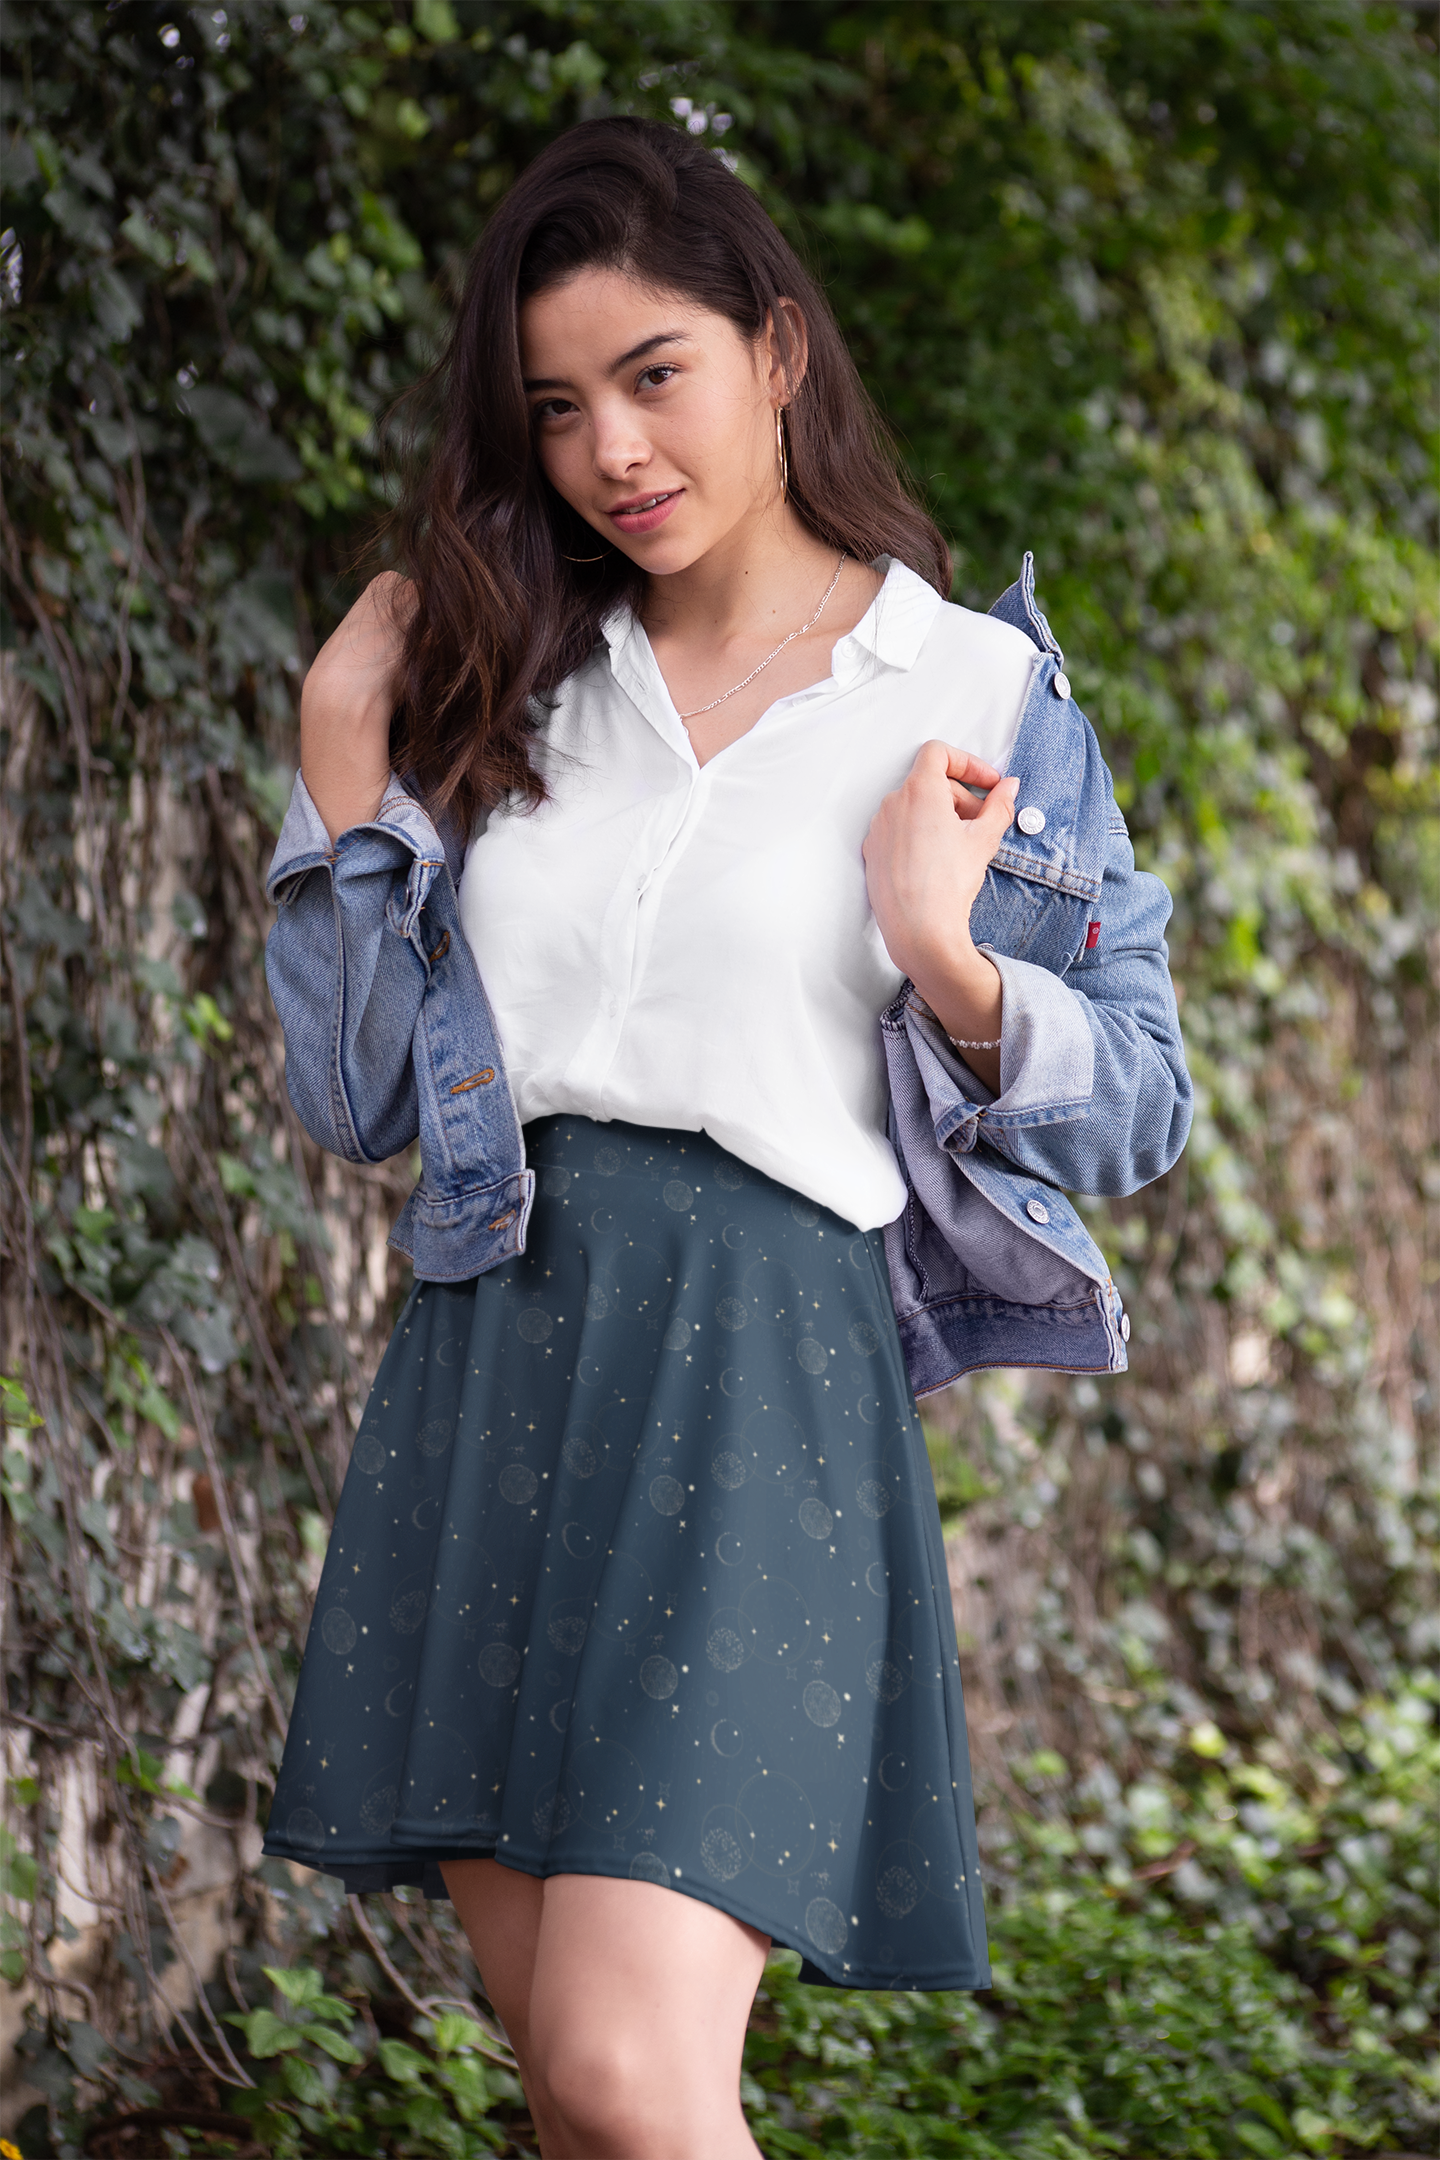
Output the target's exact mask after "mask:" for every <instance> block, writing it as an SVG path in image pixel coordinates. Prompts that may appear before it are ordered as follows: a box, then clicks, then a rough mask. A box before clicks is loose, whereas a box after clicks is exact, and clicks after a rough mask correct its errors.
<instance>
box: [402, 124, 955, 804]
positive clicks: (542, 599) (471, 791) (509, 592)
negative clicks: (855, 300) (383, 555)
mask: <svg viewBox="0 0 1440 2160" xmlns="http://www.w3.org/2000/svg"><path fill="white" fill-rule="evenodd" d="M592 267H600V268H604V269H615V270H623V271H625V272H626V273H628V274H630V275H632V276H634V277H635V278H637V279H638V280H640V281H641V282H642V283H644V284H646V285H649V286H652V287H654V288H657V289H660V290H666V291H673V292H679V293H683V294H684V295H685V297H686V298H687V299H689V300H691V301H693V302H698V304H699V305H700V306H701V307H704V308H708V309H709V310H711V311H712V312H713V313H715V314H718V315H724V316H727V317H728V318H729V320H730V321H731V322H732V323H734V324H735V326H736V328H737V329H738V330H739V331H740V332H741V333H742V334H743V335H744V336H745V337H747V338H752V339H753V338H758V337H759V336H760V335H761V333H762V332H763V331H764V328H765V324H766V319H767V317H769V318H771V319H772V320H773V321H774V324H775V328H776V337H777V343H778V344H779V346H780V354H781V361H782V365H784V366H785V367H786V369H787V371H789V370H790V369H791V364H792V361H793V357H794V344H793V339H792V336H791V326H790V324H789V322H788V321H787V316H786V311H785V310H784V309H782V308H781V307H780V306H779V304H778V303H779V302H780V300H781V299H782V298H785V299H789V300H791V301H793V302H794V303H795V305H796V307H797V308H798V309H799V312H800V314H801V316H802V317H803V319H804V324H805V332H806V339H807V347H808V349H807V353H806V361H805V371H804V376H803V380H802V381H801V382H800V384H799V386H798V388H797V390H796V391H795V393H794V396H793V399H792V402H791V404H790V406H789V410H788V412H787V414H786V423H787V428H788V434H789V454H790V501H791V503H792V504H793V505H794V508H795V511H796V513H797V515H798V516H799V517H800V518H801V519H802V520H803V521H804V523H805V524H806V526H807V527H808V528H809V530H810V531H811V532H813V533H814V534H815V536H816V538H817V539H819V540H823V541H824V542H825V543H826V545H827V546H829V547H834V548H844V549H845V551H846V552H847V553H848V554H850V555H852V556H854V557H855V558H856V559H857V560H858V561H860V562H873V561H874V559H875V558H876V556H878V555H893V556H897V557H898V558H899V560H900V561H901V562H904V563H907V564H909V566H910V568H911V569H913V570H915V571H917V572H918V573H919V575H920V576H922V577H924V578H927V579H928V580H929V581H930V583H931V584H933V585H934V586H936V587H937V588H938V590H939V591H940V593H941V594H942V595H944V596H947V597H948V595H949V591H950V555H949V550H948V549H947V548H946V545H945V542H944V540H943V539H942V537H941V535H940V533H939V531H938V530H937V528H936V527H935V525H934V524H933V523H932V522H931V520H930V519H929V518H928V517H927V516H926V515H925V513H924V511H923V510H922V509H921V508H920V507H919V505H918V504H917V503H916V502H915V500H914V498H913V497H912V496H911V494H910V493H909V491H908V489H907V487H906V485H905V483H904V481H903V480H902V478H901V474H900V470H899V465H898V459H897V455H896V452H895V449H894V447H893V445H892V444H891V442H890V440H889V438H888V436H887V435H886V432H885V429H884V427H883V425H882V423H881V421H880V417H879V415H878V413H877V412H876V410H875V407H874V405H873V404H872V403H871V401H870V398H869V396H868V395H867V394H866V391H865V389H864V387H863V385H862V384H861V381H860V377H859V375H858V374H857V373H856V370H855V365H854V362H853V361H852V360H851V358H850V355H849V353H848V352H847V351H846V349H845V344H844V340H843V339H842V338H841V335H840V332H839V329H838V327H837V326H836V322H835V318H834V316H833V315H832V313H831V312H830V308H829V305H828V303H827V302H826V299H825V296H824V294H823V293H822V292H821V290H820V288H819V286H818V285H817V284H816V283H815V281H814V279H813V278H812V277H810V276H809V275H808V273H807V272H806V271H805V269H804V268H803V267H802V265H801V263H800V261H799V259H798V258H797V256H796V255H795V252H794V250H793V249H792V248H791V247H789V246H788V244H787V243H786V241H785V240H784V239H783V238H782V237H781V235H780V233H779V232H778V231H777V230H776V228H775V226H774V225H773V224H772V222H771V220H770V219H769V217H768V216H767V215H766V213H765V211H764V210H763V209H762V208H761V206H760V204H759V203H758V202H757V200H756V198H755V196H754V195H753V194H752V193H751V191H750V189H749V188H748V187H746V186H745V184H744V182H743V181H741V180H738V179H737V178H736V177H735V176H734V174H733V173H731V172H730V171H729V170H728V169H727V167H726V166H725V165H724V164H723V163H722V162H721V160H720V159H719V158H718V157H717V156H716V155H715V153H714V152H713V151H712V150H707V149H705V148H703V147H702V146H701V145H700V144H699V143H697V142H695V141H694V140H693V138H692V137H690V136H689V135H686V134H683V133H682V132H681V131H680V130H679V129H678V128H671V127H666V126H663V125H661V124H660V123H659V122H657V121H653V120H633V119H615V120H587V121H584V122H582V123H581V125H580V126H578V127H573V128H571V129H569V130H568V131H567V133H565V134H564V135H562V136H560V137H559V138H558V139H557V140H556V141H555V142H553V143H551V145H550V146H549V148H548V149H546V150H543V151H542V152H541V154H540V155H539V157H537V158H536V159H535V160H534V161H533V163H532V164H530V165H528V166H527V167H526V169H525V171H524V172H523V173H522V174H521V175H520V178H519V179H518V180H517V181H516V182H515V185H514V186H513V187H512V188H511V190H510V192H509V194H508V195H506V196H505V198H504V200H503V201H502V202H501V203H500V205H499V207H498V209H497V210H496V211H495V213H494V215H493V216H492V217H491V219H490V222H489V224H488V225H487V226H486V228H485V230H484V233H483V234H482V235H481V237H480V240H479V241H478V243H477V245H476V247H475V251H474V254H473V255H472V257H471V260H470V266H469V271H468V274H467V277H466V281H465V291H464V296H463V298H462V300H461V303H460V307H459V311H458V313H457V315H456V317H455V321H454V325H453V327H452V329H451V332H450V336H449V340H448V343H447V346H446V349H445V351H444V353H443V355H442V357H441V359H440V361H439V362H438V364H437V365H436V367H435V368H434V369H433V370H432V371H431V374H430V376H429V377H428V378H427V381H426V383H425V384H422V385H421V386H420V388H421V393H422V399H423V396H424V394H425V393H426V392H427V391H428V393H429V395H430V397H431V399H433V401H434V409H435V410H436V420H437V424H436V426H435V428H434V432H433V436H432V439H431V442H430V446H429V449H428V452H427V454H426V456H425V458H424V461H423V464H422V465H421V467H420V469H419V470H418V471H417V473H416V475H415V477H414V479H413V480H412V482H411V483H410V484H409V485H408V486H407V487H406V488H405V490H404V492H403V494H402V498H401V501H400V503H399V506H398V508H397V510H396V513H395V516H394V518H393V520H392V523H391V526H390V542H391V548H392V550H393V552H392V555H391V559H392V560H393V561H396V562H397V563H398V566H399V567H400V568H402V569H403V570H404V571H405V572H406V573H407V574H408V575H409V576H410V577H411V578H412V579H413V581H414V584H415V588H416V594H417V604H416V607H415V611H414V614H413V616H412V617H411V619H410V622H409V626H408V630H407V633H406V638H405V648H404V667H403V675H402V680H401V702H400V705H399V708H398V710H397V713H396V717H395V722H394V726H393V728H392V745H391V747H392V755H393V757H394V761H395V764H396V769H397V770H399V771H401V772H406V773H408V774H409V775H410V776H411V777H412V780H413V781H414V783H415V784H416V785H418V787H419V789H420V790H421V792H422V793H423V794H424V796H425V798H426V800H427V802H428V803H429V804H430V806H431V808H432V809H433V810H434V811H436V812H437V813H438V812H442V811H443V812H445V813H447V814H448V816H449V817H450V818H453V819H454V820H455V821H456V822H457V823H458V824H460V825H461V826H462V827H464V828H466V829H468V827H469V825H470V824H471V823H472V822H473V820H474V817H475V815H476V813H477V812H478V811H479V810H480V809H482V808H489V807H490V806H491V805H493V804H494V803H496V802H498V801H500V800H501V799H503V798H505V797H507V796H516V795H519V796H521V797H524V798H526V799H528V800H529V801H531V802H538V801H541V800H543V797H544V793H545V790H544V783H543V781H542V780H541V778H540V775H539V774H538V773H537V772H536V770H535V767H534V765H533V763H532V761H531V755H530V751H531V744H532V741H533V735H534V728H535V723H536V717H537V713H538V711H539V710H540V706H539V704H538V703H537V701H543V699H544V697H545V694H546V692H549V691H553V690H554V689H556V688H557V687H558V685H559V684H560V683H562V682H563V681H564V680H565V678H566V676H567V675H569V674H571V673H572V672H573V671H574V669H575V668H577V667H578V666H579V665H580V663H581V661H583V660H584V659H585V658H586V656H587V655H588V654H589V653H590V652H591V650H592V649H593V647H594V645H595V642H596V640H597V638H598V636H599V630H600V624H601V621H602V620H603V618H604V617H605V615H606V614H607V613H608V612H609V611H610V610H611V609H612V608H613V607H614V606H615V605H616V603H617V602H619V601H622V600H623V601H629V602H630V603H631V604H632V605H633V606H636V607H638V606H639V604H640V601H641V597H642V593H643V590H644V584H645V578H644V573H643V572H642V571H641V570H639V569H638V568H637V567H636V565H635V564H634V563H633V562H631V561H630V559H629V557H628V556H626V555H624V554H623V553H622V552H621V551H620V549H619V548H617V547H614V546H612V545H610V544H608V543H607V542H606V541H605V540H604V539H603V538H602V537H601V536H599V535H597V534H596V532H595V531H594V529H593V527H592V526H590V525H588V524H587V523H586V522H585V521H584V520H583V519H582V518H579V517H577V516H576V514H575V512H574V511H572V510H571V509H570V507H569V505H568V504H567V503H566V502H565V501H564V500H563V499H562V498H561V497H560V496H559V495H557V494H556V492H555V490H554V489H553V488H552V487H551V485H550V483H549V482H548V480H547V479H546V478H545V475H544V472H543V471H542V469H541V465H540V459H539V456H538V454H537V451H536V447H535V440H534V429H533V423H532V419H531V414H530V410H529V407H528V404H527V401H526V397H525V393H524V389H523V387H522V383H521V374H520V337H519V319H518V318H519V310H520V307H521V304H522V303H523V302H524V301H526V300H528V299H529V298H531V296H532V295H533V294H535V293H538V292H543V291H546V290H548V289H551V288H553V287H554V286H556V285H559V284H563V283H564V281H565V280H566V279H567V278H568V277H571V276H573V275H574V274H575V273H576V272H577V271H579V270H582V269H588V268H592ZM792 379H793V374H792ZM600 550H603V553H602V555H601V560H600V561H599V562H596V563H592V564H577V563H571V562H567V561H566V559H565V558H566V556H570V555H581V556H585V555H592V556H593V555H594V554H596V553H597V551H600Z"/></svg>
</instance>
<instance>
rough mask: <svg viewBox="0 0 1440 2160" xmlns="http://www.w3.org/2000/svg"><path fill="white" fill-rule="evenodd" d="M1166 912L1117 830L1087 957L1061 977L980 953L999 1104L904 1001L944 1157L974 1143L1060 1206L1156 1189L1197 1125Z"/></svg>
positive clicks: (996, 951) (1091, 916)
mask: <svg viewBox="0 0 1440 2160" xmlns="http://www.w3.org/2000/svg"><path fill="white" fill-rule="evenodd" d="M1002 874H1003V873H1002ZM1170 908H1171V901H1170V895H1169V893H1168V892H1167V890H1166V888H1165V886H1164V885H1163V884H1162V883H1161V881H1160V879H1159V878H1156V877H1151V876H1149V875H1148V874H1147V873H1145V872H1144V871H1138V870H1136V868H1135V859H1134V856H1133V854H1132V852H1131V848H1130V842H1129V838H1128V835H1126V834H1125V832H1124V830H1123V827H1122V828H1121V829H1120V830H1119V831H1118V832H1116V833H1115V834H1114V835H1112V838H1111V842H1110V846H1109V849H1108V852H1107V856H1106V861H1105V868H1104V874H1103V877H1102V880H1101V885H1100V894H1099V899H1098V901H1097V902H1096V904H1095V906H1094V910H1093V913H1092V912H1090V911H1089V909H1088V907H1087V911H1086V915H1085V920H1084V925H1083V927H1084V931H1085V934H1086V935H1087V936H1088V935H1089V932H1090V925H1091V923H1092V922H1094V923H1097V924H1098V925H1099V934H1098V936H1097V938H1096V941H1095V944H1094V945H1093V946H1091V947H1090V948H1089V950H1086V948H1085V947H1084V946H1083V945H1082V947H1081V949H1080V952H1079V954H1078V955H1077V956H1076V958H1075V959H1074V961H1073V962H1072V964H1071V966H1070V967H1069V969H1068V970H1066V971H1065V972H1064V973H1063V974H1062V973H1059V972H1054V971H1052V969H1051V968H1050V967H1048V966H1046V965H1043V964H1040V963H1037V962H1036V961H1033V960H1026V959H1021V958H1019V957H1017V956H1016V955H1015V954H1014V953H1011V952H1007V951H1005V950H1004V949H1003V947H1001V946H1000V945H998V944H996V943H993V942H991V941H990V940H989V939H979V940H977V943H978V945H979V949H980V950H981V951H982V952H984V953H985V954H986V955H987V956H988V957H989V958H990V959H991V960H992V961H993V962H994V964H995V966H996V968H997V969H998V970H999V973H1000V979H1001V982H1002V983H1003V985H1004V1007H1003V1011H1004V1018H1003V1021H1002V1023H1001V1042H1000V1092H999V1094H998V1095H992V1094H991V1092H990V1090H989V1089H988V1088H987V1087H986V1086H985V1084H984V1082H983V1081H982V1080H980V1079H978V1078H977V1076H976V1075H975V1074H974V1073H973V1072H972V1071H971V1069H970V1067H969V1066H968V1065H967V1064H966V1063H965V1062H964V1059H963V1058H962V1056H961V1055H960V1053H959V1052H958V1051H956V1050H955V1049H954V1048H953V1047H952V1046H951V1044H950V1041H949V1038H948V1036H947V1035H946V1034H945V1031H944V1029H943V1028H942V1027H941V1026H940V1024H939V1022H938V1021H937V1020H936V1019H935V1018H934V1016H933V1014H931V1013H930V1011H929V1008H928V1007H927V1006H926V1005H925V1004H924V1003H923V1001H922V1000H921V999H920V998H919V997H918V996H916V995H914V994H913V993H912V996H911V1000H910V1016H911V1024H910V1033H911V1041H912V1046H913V1047H914V1048H915V1049H916V1051H917V1056H920V1058H921V1062H922V1070H923V1071H924V1074H925V1079H926V1087H927V1093H928V1094H929V1095H930V1098H931V1104H932V1108H939V1107H940V1106H942V1105H943V1109H942V1111H941V1115H940V1116H939V1117H938V1118H937V1121H936V1137H937V1139H939V1140H940V1141H941V1144H942V1145H943V1146H945V1147H946V1148H947V1149H949V1150H951V1151H953V1152H955V1153H957V1154H964V1153H968V1151H969V1150H970V1149H971V1148H973V1147H975V1146H976V1145H977V1143H979V1142H981V1141H983V1142H984V1143H985V1144H986V1145H987V1146H989V1147H991V1148H994V1149H995V1150H996V1151H997V1152H998V1153H999V1154H1001V1155H1004V1156H1006V1157H1008V1158H1009V1160H1010V1161H1011V1162H1013V1163H1014V1164H1015V1165H1016V1166H1017V1168H1019V1169H1021V1170H1024V1171H1027V1172H1028V1173H1029V1174H1030V1175H1031V1176H1033V1177H1039V1178H1043V1179H1045V1180H1046V1182H1047V1183H1050V1184H1053V1185H1057V1186H1059V1187H1061V1188H1062V1189H1063V1190H1064V1191H1067V1192H1081V1193H1100V1194H1111V1195H1113V1194H1120V1193H1129V1192H1135V1191H1138V1190H1139V1188H1140V1187H1141V1186H1142V1185H1148V1184H1150V1183H1152V1182H1153V1180H1154V1179H1156V1178H1158V1177H1161V1176H1163V1175H1164V1173H1165V1171H1167V1170H1168V1169H1169V1168H1170V1166H1171V1164H1172V1163H1173V1162H1175V1160H1176V1159H1177V1157H1178V1156H1179V1154H1180V1151H1181V1149H1182V1148H1183V1147H1184V1145H1185V1141H1186V1138H1187V1136H1188V1134H1189V1130H1190V1119H1191V1111H1192V1090H1191V1084H1190V1076H1189V1074H1188V1072H1187V1070H1186V1066H1185V1054H1184V1048H1183V1045H1182V1042H1181V1038H1180V1024H1179V1014H1178V1012H1177V1010H1176V1005H1175V992H1174V987H1173V985H1172V983H1171V980H1170V972H1169V966H1168V957H1169V956H1168V948H1167V946H1166V942H1165V937H1164V929H1165V924H1166V921H1167V920H1168V918H1169V915H1170ZM997 912H1009V911H1007V910H1001V911H997ZM917 1037H918V1040H917ZM922 1044H923V1045H924V1051H925V1052H928V1056H927V1055H924V1054H923V1053H922V1051H921V1045H922Z"/></svg>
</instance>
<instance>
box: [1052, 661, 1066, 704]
mask: <svg viewBox="0 0 1440 2160" xmlns="http://www.w3.org/2000/svg"><path fill="white" fill-rule="evenodd" d="M1050 687H1051V689H1052V690H1053V691H1054V692H1055V695H1056V697H1069V695H1070V678H1069V676H1068V675H1067V674H1066V673H1065V670H1064V668H1056V670H1055V679H1054V681H1053V682H1052V683H1051V685H1050Z"/></svg>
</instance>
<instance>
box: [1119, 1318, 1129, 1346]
mask: <svg viewBox="0 0 1440 2160" xmlns="http://www.w3.org/2000/svg"><path fill="white" fill-rule="evenodd" d="M1120 1340H1121V1342H1129V1340H1130V1315H1129V1313H1128V1312H1122V1313H1121V1315H1120Z"/></svg>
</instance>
